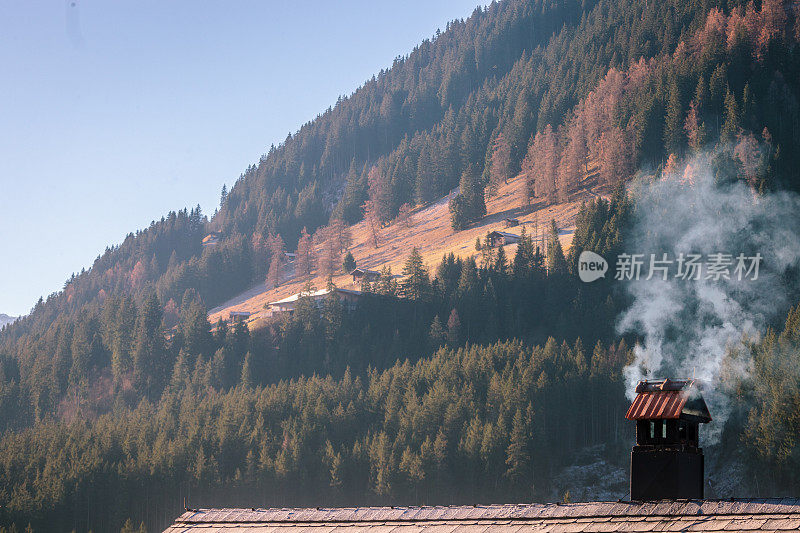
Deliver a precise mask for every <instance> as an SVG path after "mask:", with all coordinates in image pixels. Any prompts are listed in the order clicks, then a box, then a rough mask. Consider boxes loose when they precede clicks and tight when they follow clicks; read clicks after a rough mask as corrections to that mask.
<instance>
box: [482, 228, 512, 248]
mask: <svg viewBox="0 0 800 533" xmlns="http://www.w3.org/2000/svg"><path fill="white" fill-rule="evenodd" d="M519 241H520V236H519V235H514V234H513V233H507V232H505V231H493V232H491V233H489V235H487V236H486V243H487V244H488V245H489V247H490V248H496V247H498V246H506V245H509V244H517V243H518V242H519Z"/></svg>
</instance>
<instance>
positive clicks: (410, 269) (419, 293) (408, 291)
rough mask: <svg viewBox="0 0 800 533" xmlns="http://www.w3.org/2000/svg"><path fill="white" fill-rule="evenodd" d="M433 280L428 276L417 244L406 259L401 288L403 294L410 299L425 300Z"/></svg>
mask: <svg viewBox="0 0 800 533" xmlns="http://www.w3.org/2000/svg"><path fill="white" fill-rule="evenodd" d="M430 288H431V281H430V278H429V277H428V269H427V268H425V264H424V263H423V262H422V255H420V253H419V250H418V249H417V247H416V246H415V247H414V248H412V249H411V254H410V255H409V256H408V259H406V263H405V265H404V266H403V280H402V282H401V289H402V292H403V296H405V297H406V298H408V299H410V300H423V299H426V298H427V297H428V296H429V294H430Z"/></svg>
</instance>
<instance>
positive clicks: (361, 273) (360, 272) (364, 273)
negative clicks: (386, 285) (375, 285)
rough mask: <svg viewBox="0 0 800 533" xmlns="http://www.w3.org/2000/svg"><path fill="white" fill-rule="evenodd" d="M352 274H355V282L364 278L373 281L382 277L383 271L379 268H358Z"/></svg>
mask: <svg viewBox="0 0 800 533" xmlns="http://www.w3.org/2000/svg"><path fill="white" fill-rule="evenodd" d="M350 275H351V276H353V284H354V285H355V284H356V283H359V282H360V281H361V280H363V279H364V278H366V279H367V281H369V282H370V283H372V282H373V281H378V279H380V277H381V273H380V272H378V271H377V270H367V269H366V268H356V269H354V270H353V271H352V272H350Z"/></svg>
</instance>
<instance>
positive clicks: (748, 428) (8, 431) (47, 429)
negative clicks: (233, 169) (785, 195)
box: [0, 0, 800, 531]
mask: <svg viewBox="0 0 800 533" xmlns="http://www.w3.org/2000/svg"><path fill="white" fill-rule="evenodd" d="M799 84H800V4H798V3H797V2H783V1H781V0H763V1H762V2H752V1H750V2H748V1H725V0H721V1H719V2H717V1H713V0H704V1H702V2H701V1H688V2H687V1H678V0H666V1H663V2H657V3H652V2H638V1H634V0H621V1H620V0H599V1H587V2H583V3H573V2H561V1H557V2H544V1H538V0H537V1H532V2H528V1H522V0H504V1H502V2H498V3H493V4H492V5H490V6H489V7H486V8H482V9H477V10H476V11H475V12H474V13H473V15H472V16H471V17H469V18H468V19H467V20H458V21H453V22H452V23H450V24H449V25H448V27H447V28H446V29H445V31H443V32H440V33H437V35H436V36H435V37H434V38H432V39H430V40H426V41H424V42H423V43H421V44H420V45H419V46H418V47H417V48H416V49H415V50H414V51H413V52H412V53H410V54H409V55H408V56H407V57H403V58H398V59H397V60H396V61H395V62H394V64H393V65H392V67H391V68H390V69H387V70H385V71H382V72H380V73H379V74H377V75H376V76H375V77H374V78H373V79H371V80H369V81H367V82H366V83H365V84H364V85H363V86H362V87H361V88H359V89H358V90H356V91H355V92H354V93H353V94H351V95H350V96H347V97H342V98H340V99H339V101H338V102H337V103H336V105H335V106H333V107H331V108H330V109H328V110H327V111H325V112H324V113H322V114H321V115H319V116H318V117H317V118H316V119H315V120H313V121H311V122H309V123H308V124H306V125H304V126H303V127H302V128H301V129H300V130H299V131H298V132H296V133H295V134H294V135H292V136H289V137H287V139H286V140H285V141H284V142H283V143H282V144H281V145H280V146H277V147H271V148H270V149H269V151H268V152H267V153H266V154H265V155H264V156H263V157H262V158H261V160H260V161H259V162H258V164H254V165H252V166H251V167H249V168H248V169H247V170H246V171H245V172H244V173H243V174H242V175H241V177H240V178H239V179H238V180H237V181H236V183H235V185H234V186H233V187H232V189H231V190H230V191H229V192H228V191H226V190H224V189H223V194H222V197H221V202H220V208H219V211H218V212H217V213H215V214H214V216H213V217H212V218H211V219H208V218H207V217H206V216H205V215H203V213H201V211H200V209H199V207H198V208H195V209H192V210H187V209H183V210H180V211H177V212H172V213H169V214H168V215H167V216H165V217H164V218H163V219H161V220H160V221H154V222H153V223H152V224H151V225H150V227H148V228H146V229H144V230H140V231H138V232H136V233H135V234H131V235H129V236H128V238H126V240H125V241H124V242H123V243H122V244H120V245H118V246H114V247H111V248H109V249H107V250H106V251H105V252H104V253H103V254H102V255H101V256H100V257H98V259H97V260H96V261H95V263H94V264H93V265H92V267H91V268H90V269H89V270H87V271H84V272H81V273H80V274H76V275H73V276H72V277H71V278H70V279H69V280H67V282H66V283H65V286H64V290H63V291H59V292H58V293H56V294H53V295H51V296H50V297H48V298H47V299H46V300H42V301H40V302H39V303H38V304H37V305H36V306H35V308H34V309H33V310H32V312H31V314H30V315H29V316H27V317H24V318H23V319H21V320H19V321H17V322H15V323H14V324H11V325H9V326H6V327H5V328H3V329H2V332H0V429H2V431H3V433H2V437H0V524H11V523H12V522H14V523H16V524H17V526H19V527H20V528H21V527H24V525H26V524H28V523H29V522H30V523H31V525H32V527H33V528H34V529H41V530H53V531H63V530H70V529H75V530H79V531H81V530H90V529H91V530H94V531H111V530H117V529H119V528H120V527H121V526H122V524H123V522H125V520H126V519H127V518H131V519H132V520H133V522H134V523H135V524H137V525H138V524H139V523H140V522H144V523H145V525H146V526H147V528H149V529H151V530H155V529H158V528H160V527H163V526H164V525H165V524H166V523H167V522H168V521H170V520H171V519H172V518H173V517H174V516H175V515H177V514H178V513H179V511H180V508H181V505H182V500H183V498H184V497H188V498H189V501H190V504H191V505H193V506H196V505H217V506H221V505H239V506H251V505H261V506H264V505H301V504H302V505H305V504H308V505H331V504H338V503H347V504H351V505H358V504H365V503H403V504H410V503H423V502H424V503H431V504H433V503H451V502H463V503H466V502H472V503H475V502H476V501H480V502H486V501H489V500H492V501H499V500H512V499H517V500H526V501H528V500H531V499H536V498H543V497H546V495H549V494H551V493H552V491H553V488H554V487H553V486H552V483H553V479H554V475H555V474H556V471H557V470H558V468H560V467H561V466H563V465H565V464H568V463H569V461H570V460H571V456H572V454H574V452H575V451H576V450H577V449H579V448H581V447H584V446H588V445H592V444H603V445H605V446H606V447H607V450H608V453H609V457H610V458H611V459H614V458H618V457H619V454H620V453H622V452H623V450H624V449H625V447H626V446H628V444H629V440H630V435H631V429H630V428H628V427H627V426H625V425H624V422H623V421H622V415H623V414H624V413H623V411H624V406H625V400H624V390H623V385H622V380H621V371H622V367H623V366H624V365H625V364H626V363H627V362H628V361H629V359H630V357H631V355H630V352H629V347H630V346H632V345H633V344H634V343H635V342H636V341H637V340H638V339H636V338H635V337H627V338H620V337H619V336H618V335H617V334H616V332H615V330H614V323H615V319H616V317H617V315H618V313H619V311H620V310H621V309H623V308H624V307H625V305H626V304H627V302H626V297H625V295H624V294H621V293H619V292H618V291H616V290H615V289H614V285H613V283H611V281H610V280H601V281H598V282H596V283H594V284H591V285H589V284H582V283H581V282H579V281H578V280H577V277H576V275H575V274H576V272H575V271H576V263H577V257H578V254H579V253H580V251H582V250H584V249H591V250H593V251H595V252H598V253H601V254H613V253H616V252H617V251H619V250H621V249H622V247H623V245H624V242H625V238H626V230H627V228H628V223H629V221H630V219H631V217H632V214H633V213H635V210H636V205H635V197H631V196H629V195H628V193H626V190H625V186H626V184H627V183H629V181H630V180H631V178H633V177H634V176H635V175H637V174H640V173H646V174H648V175H651V176H656V177H658V176H661V175H662V173H669V172H672V171H674V170H675V169H676V168H677V167H678V164H679V162H680V161H682V160H685V159H686V158H688V157H689V156H691V155H693V154H697V153H701V152H703V151H704V150H705V149H707V148H710V147H713V148H714V150H713V151H710V152H709V153H712V154H713V161H712V167H713V168H714V169H715V173H716V176H717V179H718V181H719V182H720V183H724V182H725V181H730V180H734V181H739V182H743V183H746V184H747V185H748V186H749V187H750V188H751V189H752V191H753V194H754V195H757V194H765V193H767V192H769V191H773V190H783V189H789V190H796V189H800V176H799V175H798V173H797V172H796V171H795V170H794V169H795V168H796V167H797V164H798V163H799V162H800V107H798V91H799V90H800V87H799V86H798V85H799ZM519 172H522V173H524V175H525V179H526V181H527V197H528V198H529V200H530V201H531V202H532V203H533V202H537V203H544V204H552V203H558V202H562V201H565V200H566V199H569V198H570V197H571V196H572V195H574V194H575V193H576V192H577V191H578V190H580V189H583V188H586V187H591V186H597V185H602V186H603V187H605V190H608V191H613V192H612V193H611V194H610V200H603V199H598V200H595V201H592V202H590V203H587V204H586V205H584V206H583V207H582V209H581V211H580V214H579V216H578V220H577V223H576V232H575V236H574V239H573V244H572V247H571V248H570V249H569V250H566V251H565V250H562V249H561V246H560V244H559V241H558V234H557V228H555V227H552V228H550V232H549V234H548V243H547V247H546V250H547V254H546V255H545V254H544V250H543V249H539V248H537V247H536V246H535V245H534V243H533V242H532V241H531V239H530V236H529V235H524V236H523V239H522V242H521V243H520V245H519V247H518V248H517V250H516V253H515V255H514V257H507V256H506V254H505V251H504V249H503V248H502V247H500V248H499V249H498V250H496V251H495V250H493V249H486V250H484V252H483V253H482V257H481V258H480V260H479V261H476V260H475V259H462V258H458V257H455V256H447V257H444V258H442V261H441V263H440V264H439V265H438V266H437V267H436V268H435V270H433V271H430V272H429V271H428V269H427V268H426V266H425V265H424V264H423V262H422V261H421V259H420V257H419V254H418V253H417V252H416V250H398V251H397V253H398V254H401V255H402V256H403V257H407V261H406V263H405V269H404V271H403V275H404V277H403V278H402V280H400V281H397V280H395V279H394V278H392V277H391V276H389V275H388V273H384V276H382V278H381V279H380V280H379V281H378V282H376V283H375V284H373V285H371V286H365V287H364V288H365V289H366V290H367V292H368V294H366V295H365V296H364V298H363V299H362V301H361V302H360V304H359V306H358V308H357V309H356V310H355V311H353V312H348V311H346V310H345V308H344V307H343V305H342V304H341V302H339V301H338V300H337V299H336V298H335V297H330V298H329V299H328V300H327V301H326V302H325V305H324V306H323V307H322V308H321V309H317V308H316V307H315V306H314V305H312V303H311V302H310V301H308V300H306V299H301V302H300V304H299V306H298V309H297V311H296V312H295V314H294V315H293V316H292V317H285V318H283V319H280V320H277V319H276V320H274V321H272V322H270V323H269V324H267V325H266V327H263V328H260V329H257V330H253V331H250V330H248V328H247V327H246V326H244V325H237V326H228V325H226V324H224V323H220V324H214V326H215V327H214V328H213V331H212V325H211V324H209V323H208V320H207V313H206V309H207V306H212V305H215V304H218V303H220V302H221V301H223V300H224V299H226V298H229V297H231V296H233V295H234V294H236V293H237V292H238V291H240V290H242V289H244V288H245V287H247V286H249V285H250V284H251V283H252V282H254V281H256V280H264V279H265V278H266V279H267V281H268V282H269V281H270V279H272V280H273V281H275V280H274V276H271V275H270V265H271V264H272V265H274V264H275V263H276V261H278V260H279V258H282V253H283V251H284V249H289V250H295V249H297V251H298V253H301V252H302V250H303V247H304V246H306V247H308V246H309V245H310V244H309V243H310V242H312V240H313V239H315V238H316V239H317V241H318V242H319V240H321V239H330V240H333V239H335V238H336V236H337V235H340V234H341V233H342V231H343V228H346V225H347V224H348V223H353V222H355V221H357V220H360V219H362V218H364V217H366V218H367V220H368V222H369V223H370V224H375V227H380V225H381V224H385V223H387V222H389V221H391V220H393V219H395V218H396V217H398V216H399V217H401V218H402V217H403V216H404V215H403V214H404V213H407V212H408V210H409V209H411V208H412V206H418V205H425V204H427V203H430V202H431V201H434V200H437V199H439V198H440V197H442V196H444V195H445V194H446V193H448V192H449V191H451V190H452V189H453V188H455V187H456V186H459V193H458V196H456V198H455V199H454V201H453V202H452V203H451V211H452V213H453V228H454V231H457V230H459V229H460V228H462V227H465V226H468V225H469V224H470V223H472V221H474V220H475V219H476V218H479V217H480V216H481V213H480V209H481V207H480V205H481V204H482V203H483V202H484V200H485V198H486V196H487V195H488V196H491V195H492V194H494V193H495V191H496V190H497V188H498V186H499V184H500V183H501V182H503V181H504V180H506V179H508V178H509V177H510V176H512V175H516V174H517V173H519ZM687 180H689V181H690V180H691V176H688V177H687ZM483 205H484V207H483V209H484V211H485V203H483ZM212 230H213V231H219V232H221V235H222V237H221V241H220V244H218V245H216V246H212V247H205V248H204V247H202V245H201V240H202V238H203V237H204V236H205V235H206V234H207V233H208V232H210V231H212ZM379 245H380V243H378V242H376V243H375V246H379ZM344 248H345V249H346V246H344ZM312 268H316V269H321V268H322V267H321V266H320V265H309V266H308V269H309V273H310V270H311V269H312ZM328 268H330V265H329V266H328ZM337 268H338V265H337ZM791 296H792V297H793V298H795V301H796V298H797V295H791ZM798 316H800V311H798V310H797V309H794V310H792V311H791V312H790V313H789V315H788V319H787V321H786V324H785V325H783V326H781V327H780V328H779V329H777V330H776V331H781V330H782V333H777V332H772V331H769V332H767V335H766V336H765V337H764V339H763V340H761V341H758V342H756V343H754V344H753V346H752V350H753V353H754V354H755V356H754V357H755V361H756V368H755V369H754V374H753V380H752V381H747V382H742V383H740V384H737V385H738V386H739V390H740V392H741V394H740V395H739V397H738V398H739V400H740V402H739V403H738V404H737V411H736V412H737V418H735V420H734V422H733V423H732V424H731V425H730V426H729V429H727V430H726V433H725V435H724V439H726V440H725V441H724V442H725V444H726V445H727V446H728V447H729V449H730V448H735V449H737V450H740V451H741V454H742V455H741V457H744V458H746V460H747V468H748V469H751V470H752V472H753V473H754V475H755V474H756V473H758V472H759V471H760V470H761V471H765V468H769V469H770V471H772V472H775V474H774V475H771V476H768V478H763V477H762V478H761V484H760V485H759V487H761V488H763V490H767V491H770V490H773V489H774V490H792V491H795V492H796V491H797V490H800V485H798V483H800V479H798V478H797V475H796V472H798V471H800V470H799V469H800V461H799V460H798V456H799V454H800V447H798V444H797V443H796V442H795V439H794V438H793V437H792V435H796V434H797V431H800V425H799V424H798V422H797V420H798V417H797V413H798V412H800V411H798V408H797V405H798V404H797V401H798V400H797V398H798V394H797V392H796V391H797V390H798V384H797V383H792V382H791V380H790V379H789V378H788V377H787V376H791V375H792V374H791V373H784V374H781V373H776V372H774V370H773V366H774V365H773V364H771V361H773V358H774V354H775V353H776V352H781V353H785V352H791V353H795V352H792V351H793V350H797V348H796V346H797V340H798V333H797V329H798V327H799V326H798V323H799V322H798ZM777 389H780V390H782V391H785V393H786V394H785V396H784V398H776V397H775V395H774V391H775V390H777ZM792 402H794V403H792ZM586 406H590V408H587V407H586ZM786 406H789V407H788V410H789V411H790V412H791V413H792V416H781V415H782V411H783V409H784V408H785V407H786ZM748 416H752V417H753V418H751V419H750V422H749V423H748V422H747V420H748ZM767 428H771V429H772V430H771V431H770V430H767ZM775 428H778V429H779V430H775ZM742 435H745V436H746V438H742ZM773 450H774V451H773ZM778 467H780V468H778ZM555 489H556V490H558V491H562V490H564V491H567V490H569V489H570V487H556V488H555ZM445 495H447V496H445ZM723 496H727V495H723Z"/></svg>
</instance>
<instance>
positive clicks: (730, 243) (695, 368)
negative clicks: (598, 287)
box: [617, 156, 800, 444]
mask: <svg viewBox="0 0 800 533" xmlns="http://www.w3.org/2000/svg"><path fill="white" fill-rule="evenodd" d="M681 170H683V169H681ZM632 192H633V196H634V198H635V205H636V210H635V215H634V223H633V231H632V232H631V236H630V238H629V239H627V240H626V253H628V254H644V258H643V262H644V264H643V267H642V273H643V275H642V276H641V277H640V279H639V280H635V279H634V280H628V281H623V282H621V283H623V284H624V286H625V290H626V291H627V293H628V294H629V296H630V297H631V298H632V303H631V305H630V307H629V308H628V309H627V310H626V311H625V312H624V313H623V314H622V315H621V316H620V317H619V319H618V322H617V330H618V332H619V333H636V334H637V335H639V336H640V337H641V338H642V342H643V343H642V344H641V345H638V346H636V347H635V349H634V354H635V361H634V362H633V363H632V364H631V365H629V366H627V367H626V368H625V378H626V386H627V392H628V394H629V395H630V396H631V397H632V396H633V395H635V393H634V389H635V387H636V383H637V382H638V381H639V380H641V379H657V378H664V377H670V378H696V379H699V380H702V381H703V382H704V383H705V385H706V388H705V389H704V393H703V395H704V397H705V399H706V402H707V403H708V405H709V409H710V411H711V415H712V417H713V418H714V423H712V424H710V425H709V426H710V427H708V428H707V430H706V431H705V432H704V437H705V438H704V440H705V441H706V442H707V443H709V444H711V443H714V442H716V441H717V440H718V439H719V436H720V435H721V432H722V428H723V426H724V424H725V421H726V420H727V419H728V417H729V416H730V413H731V407H732V406H731V402H730V396H729V390H730V387H731V385H732V383H733V382H735V381H736V380H737V379H739V378H745V377H747V375H748V374H749V372H750V370H751V366H752V365H751V359H750V357H749V355H748V354H749V350H748V349H747V344H748V342H751V341H754V340H757V339H758V338H759V336H760V334H761V332H763V331H764V329H765V327H766V325H767V324H768V323H769V322H770V321H771V320H773V319H774V318H775V317H776V316H778V315H777V313H783V312H785V311H786V308H787V306H788V305H789V304H794V303H795V302H788V301H787V296H788V293H789V292H790V290H789V289H790V287H793V286H794V284H795V281H796V280H795V279H793V278H794V275H790V274H789V272H792V270H791V269H792V268H793V267H795V266H796V265H797V264H798V260H799V259H800V238H799V237H798V233H800V197H798V196H797V195H795V194H791V193H770V194H765V195H757V194H755V193H754V192H753V190H752V189H751V188H750V187H749V186H748V185H747V184H746V183H743V182H742V181H735V182H733V183H727V184H719V183H717V181H716V180H715V178H714V174H713V171H712V169H711V166H710V164H709V157H708V156H702V157H697V158H695V159H693V160H692V161H691V162H689V164H688V165H687V168H686V169H685V171H684V172H682V173H681V174H680V175H679V174H677V173H675V174H672V175H667V176H665V177H664V178H662V179H658V180H655V181H652V180H651V181H647V180H641V181H640V182H638V183H637V184H636V185H635V186H634V187H633V191H632ZM664 253H666V254H667V256H668V259H671V260H673V261H674V260H676V258H677V257H679V254H684V256H686V255H687V254H701V255H702V258H703V259H702V262H703V263H704V264H703V271H702V274H701V278H700V279H699V280H687V279H681V278H677V277H676V276H675V274H676V270H675V268H676V265H675V264H673V265H672V266H671V267H670V271H669V275H668V276H667V279H666V280H662V279H661V274H660V273H658V274H656V275H655V276H654V277H653V278H651V279H649V280H647V279H644V278H646V277H647V276H646V275H644V274H645V273H646V272H647V271H648V269H649V262H650V254H655V255H656V259H661V258H662V254H664ZM717 253H723V254H730V255H731V256H732V257H733V258H734V263H735V258H736V257H737V256H738V255H739V254H740V253H741V254H744V256H746V257H752V256H755V255H756V254H757V253H760V254H761V257H762V259H761V262H760V265H759V272H758V277H757V279H755V280H754V279H752V278H753V277H754V276H753V275H752V273H751V275H750V276H745V277H744V279H741V280H739V279H737V276H734V275H733V267H731V276H730V279H725V278H724V277H723V278H720V279H719V280H715V279H706V277H707V269H706V264H707V261H708V259H709V256H710V254H717Z"/></svg>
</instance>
